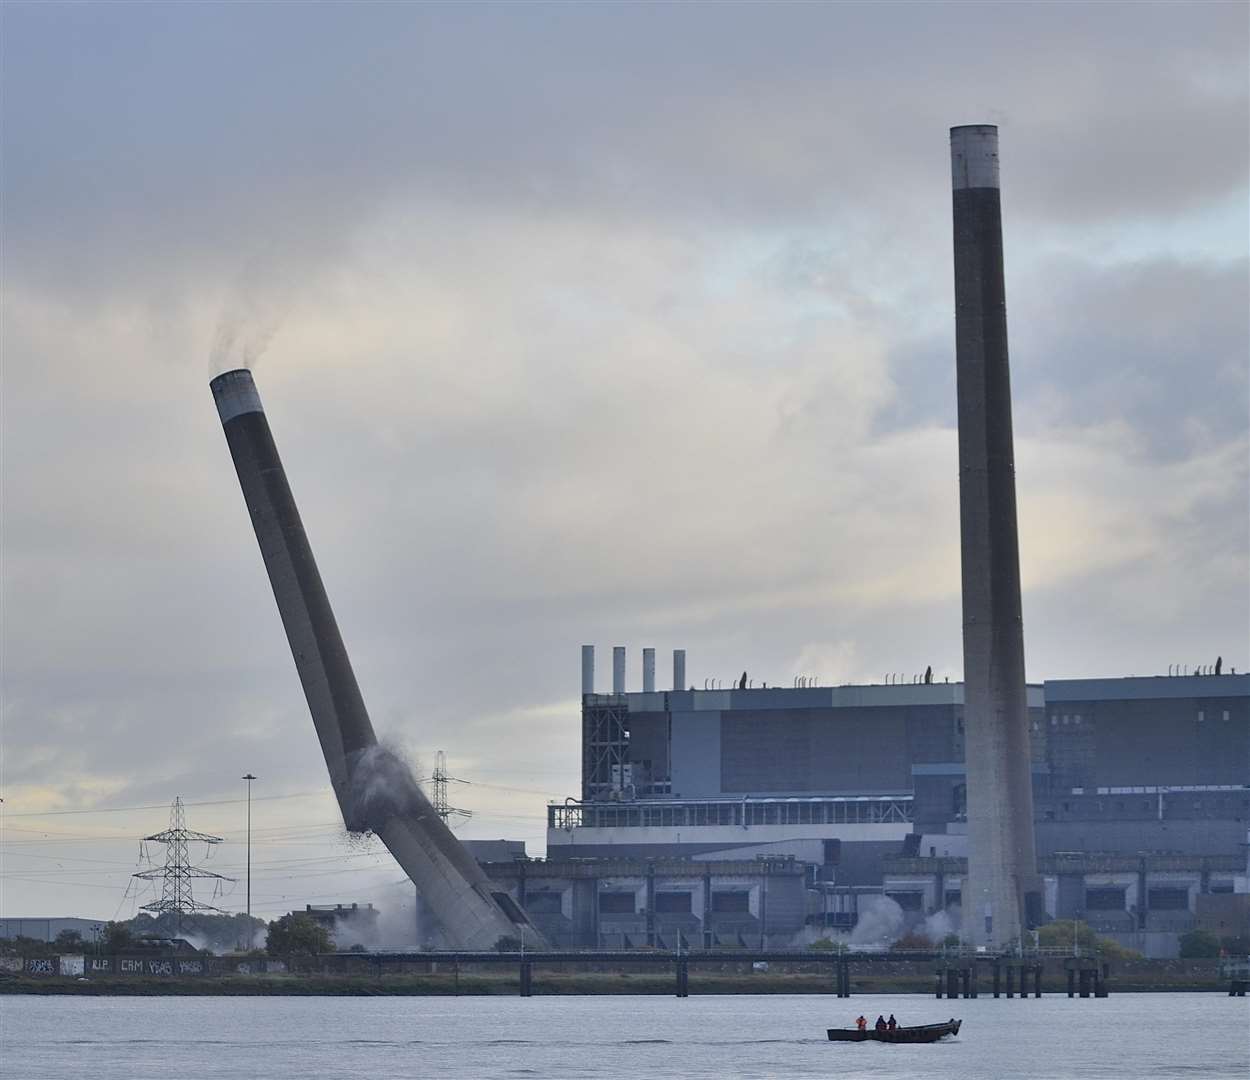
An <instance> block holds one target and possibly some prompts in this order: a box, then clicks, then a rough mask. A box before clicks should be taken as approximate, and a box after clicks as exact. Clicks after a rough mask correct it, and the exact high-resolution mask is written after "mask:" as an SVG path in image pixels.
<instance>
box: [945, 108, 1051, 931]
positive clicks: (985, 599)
mask: <svg viewBox="0 0 1250 1080" xmlns="http://www.w3.org/2000/svg"><path fill="white" fill-rule="evenodd" d="M950 135H951V183H952V203H953V211H954V234H955V371H956V383H957V391H958V398H959V532H960V541H961V543H960V549H961V562H962V571H963V639H964V731H965V740H964V745H965V759H966V764H967V778H968V841H969V844H968V848H969V850H968V878H967V880H966V881H965V883H964V894H963V925H964V936H965V937H966V938H969V939H970V940H972V941H973V942H976V943H978V944H988V945H1006V944H1008V943H1010V942H1012V941H1015V940H1017V939H1019V938H1020V936H1021V933H1022V930H1023V928H1024V927H1026V926H1029V925H1033V924H1035V923H1036V921H1037V920H1038V919H1039V918H1040V916H1041V887H1040V879H1039V878H1038V874H1037V857H1036V853H1035V848H1034V839H1033V783H1032V776H1031V774H1030V771H1029V728H1028V706H1027V700H1026V697H1025V685H1024V625H1023V619H1022V614H1021V605H1020V550H1019V541H1018V538H1017V528H1016V480H1015V464H1014V457H1013V443H1012V431H1011V380H1010V377H1009V373H1008V366H1007V308H1006V293H1005V288H1004V283H1003V233H1002V210H1001V202H1000V194H999V184H998V128H996V127H994V126H992V125H989V124H978V125H970V126H967V127H955V128H951V133H950Z"/></svg>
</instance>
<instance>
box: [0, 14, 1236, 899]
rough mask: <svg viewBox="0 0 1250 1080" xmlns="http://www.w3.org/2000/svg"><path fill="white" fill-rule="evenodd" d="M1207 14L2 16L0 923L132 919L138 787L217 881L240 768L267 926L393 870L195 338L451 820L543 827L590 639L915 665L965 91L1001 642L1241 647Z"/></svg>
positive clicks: (1194, 659) (1221, 107) (1230, 119)
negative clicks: (1006, 384) (1002, 448)
mask: <svg viewBox="0 0 1250 1080" xmlns="http://www.w3.org/2000/svg"><path fill="white" fill-rule="evenodd" d="M1248 11H1250V9H1247V7H1246V6H1245V5H1244V4H1240V3H1228V4H1181V5H1175V6H1173V5H1167V4H1154V5H1144V4H1131V5H1117V4H1113V3H1102V4H1097V5H1059V4H1044V5H1037V6H1029V5H1026V4H1020V3H1012V4H1003V5H999V6H995V5H992V4H974V5H967V6H964V5H940V4H917V5H906V4H892V5H885V4H879V5H863V6H859V5H855V4H837V5H823V6H822V5H814V4H805V5H793V6H787V5H783V4H767V5H763V4H761V5H750V4H734V5H724V6H717V5H712V4H699V5H681V6H678V5H671V6H670V5H642V4H633V5H619V6H617V5H611V4H602V3H601V4H585V5H554V4H553V5H541V4H507V5H500V6H495V5H490V4H477V5H449V6H442V5H437V4H426V5H421V6H417V5H404V4H374V5H363V4H354V5H336V4H317V5H301V4H294V3H291V4H267V5H262V4H256V5H244V4H224V3H223V4H204V5H196V4H190V3H180V4H163V5H144V4H137V3H132V4H97V5H73V6H59V5H56V4H51V3H39V4H23V3H16V2H11V0H10V2H8V3H5V4H3V6H2V7H0V30H2V31H3V33H2V37H0V53H2V55H0V60H2V62H3V75H2V79H3V82H2V85H0V90H2V95H0V110H2V114H0V120H2V123H3V127H2V139H3V143H2V150H3V158H2V183H3V188H2V195H3V203H2V219H0V228H2V234H0V241H2V256H3V268H2V269H3V274H2V281H0V285H2V299H3V325H2V328H0V335H2V336H0V346H2V349H3V355H2V360H3V404H2V410H3V411H2V415H0V420H2V422H3V443H2V446H0V450H2V455H3V457H2V468H3V477H2V478H3V535H2V540H3V641H2V644H3V656H2V661H3V671H2V674H3V717H4V728H3V759H4V760H3V785H4V790H3V797H4V805H3V811H4V833H3V837H0V841H2V844H3V846H2V847H0V850H2V851H3V871H4V874H3V885H2V890H0V914H3V915H5V916H19V915H79V916H86V917H94V918H109V917H113V916H114V915H129V914H130V913H131V912H132V911H133V910H134V905H135V904H136V903H142V902H144V901H145V900H148V899H151V896H150V895H139V896H138V897H136V895H135V893H134V890H133V889H132V890H131V891H130V892H129V893H127V892H126V887H127V878H128V875H129V874H130V873H131V872H132V871H134V870H135V869H136V868H138V867H137V865H136V847H137V845H136V840H137V838H138V837H140V836H142V835H144V834H145V833H150V832H155V831H157V830H158V829H160V828H162V827H163V826H164V824H165V821H166V817H167V814H166V811H165V810H164V809H163V807H164V806H166V805H167V804H168V803H169V802H170V800H172V799H173V797H174V796H175V795H181V796H183V797H184V798H185V799H186V800H187V802H188V803H191V804H204V805H193V806H191V807H190V810H189V817H190V822H189V823H190V825H191V827H192V828H196V829H201V830H206V831H210V832H216V833H218V834H221V835H223V836H225V837H226V838H227V841H228V842H227V843H226V844H223V845H221V847H220V848H218V849H217V851H216V853H215V855H214V857H213V861H212V862H210V863H209V864H208V865H209V866H211V867H213V868H215V869H218V870H219V871H222V872H224V873H236V872H238V871H241V868H242V866H243V862H244V850H243V845H242V843H241V841H242V837H243V822H244V812H243V807H242V805H241V803H239V802H238V800H239V799H240V798H241V797H242V794H243V784H242V783H241V782H240V781H239V780H238V777H240V776H241V775H242V774H243V773H244V772H247V771H249V770H250V771H251V772H253V773H255V774H256V775H257V776H258V777H259V778H260V779H259V780H258V781H257V783H256V786H255V789H254V791H255V794H256V796H257V797H258V801H257V803H256V804H255V806H254V818H253V820H254V823H255V827H256V840H257V847H256V850H255V855H254V863H255V868H256V869H255V877H254V883H253V897H254V900H253V907H254V909H255V910H256V911H258V912H260V913H262V914H265V915H267V916H272V915H274V914H277V913H280V912H281V911H285V910H289V909H290V908H291V906H293V905H302V904H303V903H305V902H313V903H324V902H331V901H362V902H363V901H367V900H371V901H373V902H374V903H376V904H380V905H383V906H390V907H393V906H394V905H395V904H396V903H397V902H398V901H399V899H400V898H402V897H404V896H406V895H407V891H408V890H407V889H406V888H404V887H400V886H397V885H396V884H395V883H396V882H398V881H400V880H401V879H402V872H401V871H399V870H398V868H397V867H396V866H395V864H394V863H393V862H392V861H391V860H390V857H389V856H388V855H385V854H384V853H383V854H375V853H373V851H374V849H373V848H362V847H361V846H360V845H356V846H349V845H348V844H347V843H346V841H345V840H344V839H343V838H342V831H341V826H340V825H339V824H338V821H337V813H336V810H335V808H334V804H333V800H332V799H331V798H330V797H329V794H328V781H327V777H326V772H325V767H324V764H323V762H322V761H321V758H320V753H319V750H318V746H317V741H316V738H315V736H314V732H313V728H312V723H311V721H310V719H309V717H308V713H307V709H306V706H305V703H304V700H303V696H302V693H301V690H300V686H299V682H298V680H297V678H296V674H295V670H294V665H293V663H292V661H291V657H290V653H289V651H288V649H287V645H286V641H285V638H284V636H283V633H282V628H281V624H280V622H279V619H278V615H277V612H276V609H275V607H274V603H273V598H272V594H271V593H270V591H269V586H268V581H267V579H266V576H265V572H264V568H263V566H262V563H261V560H260V556H259V553H258V550H257V546H256V541H255V538H254V536H253V533H252V530H251V526H250V524H249V522H248V519H247V515H246V511H245V507H244V505H243V500H242V497H241V495H240V493H239V490H238V485H237V482H236V480H235V475H234V470H233V467H232V465H231V462H230V458H229V454H228V452H227V449H226V445H225V441H224V438H223V437H222V434H221V430H220V425H219V424H218V421H217V417H216V414H215V411H214V409H213V406H212V400H211V396H210V394H209V391H208V386H207V382H208V378H209V377H210V375H211V374H212V373H213V372H214V370H220V369H221V368H223V367H226V366H235V365H237V364H239V363H243V362H248V363H251V364H252V365H253V367H254V369H255V372H256V379H257V383H258V385H259V388H260V392H261V394H262V396H263V399H264V401H265V404H266V408H267V412H268V415H269V419H270V423H271V426H272V428H273V431H274V434H275V437H276V439H277V442H278V446H279V449H280V451H281V453H282V455H283V457H284V460H285V463H286V466H287V471H288V475H289V477H290V480H291V484H292V486H293V489H294V491H295V494H296V497H297V499H298V500H299V503H300V507H301V510H302V512H303V517H304V522H305V525H306V526H307V529H308V532H309V535H310V538H311V540H312V543H313V548H314V550H315V552H316V554H317V557H318V560H319V563H320V566H321V571H322V575H323V577H324V579H325V582H326V586H327V588H328V590H329V593H330V597H331V600H332V602H333V603H334V606H335V609H336V612H337V614H338V618H339V623H340V625H341V627H342V630H343V634H344V637H345V639H346V642H347V646H348V649H349V652H350V654H351V656H352V659H353V661H354V664H355V667H356V671H357V674H358V676H359V678H360V682H361V685H362V689H363V690H364V693H365V698H366V701H367V702H368V703H369V706H370V709H371V711H372V714H373V718H374V724H375V726H376V727H377V728H378V730H379V732H380V733H382V734H384V735H385V736H387V737H389V738H391V739H393V740H394V741H395V742H397V743H398V744H399V745H401V746H402V747H404V748H406V749H407V751H408V752H409V753H411V754H413V755H414V756H416V757H417V758H418V759H419V760H420V762H422V763H423V764H424V770H423V771H426V772H428V770H429V767H430V765H431V764H432V760H433V755H434V752H435V751H436V750H438V749H445V750H446V751H447V753H448V756H449V760H450V765H451V768H452V771H453V772H454V773H455V774H456V775H458V776H461V777H463V778H465V779H467V780H471V781H473V782H474V783H473V785H472V786H467V785H457V786H456V787H455V788H454V790H453V792H452V796H453V801H455V802H457V803H458V804H459V805H461V806H464V807H466V808H469V809H472V810H473V811H474V817H473V819H472V820H471V821H469V822H468V823H467V824H465V825H462V826H460V827H459V830H458V831H459V832H460V833H461V834H462V835H466V836H478V837H500V836H506V837H514V838H524V839H526V840H527V841H528V842H529V844H530V849H531V851H532V852H538V853H541V851H542V849H543V844H544V841H543V822H544V807H545V803H546V801H547V800H548V799H563V798H564V797H565V796H566V795H573V794H577V793H578V790H579V787H578V785H579V779H578V762H579V755H580V747H579V717H578V705H577V693H578V686H579V655H578V653H579V646H580V645H582V644H583V643H595V644H597V645H598V646H599V647H600V654H599V675H600V685H601V686H606V685H607V683H608V680H609V679H610V672H611V657H610V649H611V646H612V645H615V644H624V645H627V646H628V647H629V650H630V658H629V679H630V684H631V686H632V687H635V688H636V687H637V686H638V684H639V680H640V676H639V660H640V650H641V648H642V647H643V646H646V645H653V646H656V647H657V649H658V650H659V657H660V660H659V665H658V666H659V671H660V675H661V685H667V684H666V682H665V681H664V680H665V679H666V677H667V673H668V671H669V661H668V655H669V650H671V649H672V648H674V647H684V648H686V649H687V650H688V655H689V669H688V675H689V678H690V681H691V682H693V683H694V684H695V685H697V686H702V685H703V679H705V678H708V677H713V678H721V679H724V680H726V681H728V679H730V678H731V677H735V676H737V675H739V674H740V673H741V672H742V670H743V669H746V670H747V671H748V672H749V673H750V675H751V677H752V678H755V679H763V680H767V681H768V682H770V683H773V682H775V683H778V684H782V685H789V684H790V681H791V680H792V679H793V677H794V676H795V675H797V674H814V675H819V676H820V678H821V679H822V681H823V682H826V683H830V682H851V681H868V682H879V681H881V680H882V679H883V678H884V677H885V674H886V673H887V672H901V673H903V675H904V677H905V678H907V679H910V677H911V675H912V674H914V673H916V672H921V671H923V670H924V668H925V666H926V665H929V664H931V665H932V666H933V669H934V671H935V673H936V674H937V675H938V677H939V678H942V677H946V676H949V677H950V678H951V679H952V680H954V679H957V678H959V677H960V671H961V649H960V598H959V561H958V503H957V498H958V492H957V472H956V452H955V427H954V424H955V389H954V355H953V353H954V333H953V300H952V284H951V243H950V231H951V229H950V194H949V191H950V178H949V152H948V145H947V130H948V128H949V127H950V126H951V125H954V124H964V123H985V122H988V123H997V124H999V125H1000V132H1001V152H1002V177H1003V203H1004V218H1005V234H1006V259H1007V300H1008V312H1009V322H1010V330H1011V353H1012V355H1011V361H1012V374H1013V392H1014V406H1015V422H1016V451H1017V475H1018V484H1019V502H1020V515H1021V560H1022V571H1023V578H1024V590H1025V591H1024V611H1025V647H1026V654H1027V658H1028V673H1029V677H1030V678H1031V679H1033V680H1041V679H1044V678H1060V677H1069V676H1097V675H1107V676H1114V675H1127V674H1139V675H1142V674H1153V673H1165V672H1166V671H1167V669H1168V665H1169V664H1177V663H1179V664H1188V665H1189V666H1190V667H1191V668H1192V667H1194V666H1195V665H1197V664H1199V663H1211V662H1213V661H1214V660H1215V657H1216V656H1217V655H1222V656H1223V657H1224V663H1225V666H1226V668H1227V667H1228V666H1230V665H1232V666H1236V667H1237V668H1238V670H1244V669H1245V667H1246V666H1247V665H1250V646H1248V642H1250V554H1248V552H1250V477H1248V470H1247V462H1248V459H1250V435H1248V430H1250V421H1248V413H1250V405H1248V390H1247V386H1248V379H1247V367H1248V361H1247V356H1248V352H1250V331H1248V319H1250V316H1248V314H1247V313H1248V311H1250V305H1248V299H1250V268H1248V243H1250V241H1248V236H1250V216H1248V215H1250V211H1248V206H1250V202H1248V180H1247V176H1248V159H1250V140H1248V134H1247V133H1248V131H1250V105H1248V94H1247V86H1248V81H1250V77H1248V72H1247V54H1248V46H1250V31H1248V18H1250V15H1248ZM262 799H263V801H260V800H262ZM231 800H233V801H231ZM130 807H150V808H151V809H139V810H132V809H121V808H130ZM154 854H155V856H156V857H159V852H157V853H154ZM197 854H198V853H197ZM202 898H203V899H205V900H210V899H211V897H210V896H209V895H208V894H207V892H206V893H205V894H204V895H203V897H202ZM217 902H219V903H221V904H222V906H224V907H227V908H230V909H232V910H238V909H239V908H241V907H242V904H243V890H242V885H241V884H240V885H239V886H237V887H233V890H232V891H230V892H229V895H227V896H225V897H224V898H222V899H220V900H218V901H217Z"/></svg>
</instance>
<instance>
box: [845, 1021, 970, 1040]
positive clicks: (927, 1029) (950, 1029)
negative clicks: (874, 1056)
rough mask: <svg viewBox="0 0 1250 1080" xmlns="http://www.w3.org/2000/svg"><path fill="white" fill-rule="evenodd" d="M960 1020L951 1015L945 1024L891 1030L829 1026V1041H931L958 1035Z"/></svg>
mask: <svg viewBox="0 0 1250 1080" xmlns="http://www.w3.org/2000/svg"><path fill="white" fill-rule="evenodd" d="M962 1023H963V1021H962V1020H956V1019H955V1018H954V1017H953V1016H952V1017H951V1018H950V1019H949V1020H948V1021H946V1023H945V1024H921V1025H920V1026H919V1027H897V1028H895V1029H894V1030H893V1031H877V1030H876V1029H875V1028H868V1029H867V1030H866V1031H860V1030H859V1029H858V1028H829V1029H828V1031H829V1041H830V1042H889V1043H931V1042H937V1041H938V1039H940V1038H942V1036H944V1035H958V1034H959V1025H960V1024H962Z"/></svg>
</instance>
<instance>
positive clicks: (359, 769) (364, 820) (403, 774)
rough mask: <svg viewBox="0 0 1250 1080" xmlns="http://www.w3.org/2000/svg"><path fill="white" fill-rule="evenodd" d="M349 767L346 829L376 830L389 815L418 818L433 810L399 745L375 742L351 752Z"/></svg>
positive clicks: (388, 818)
mask: <svg viewBox="0 0 1250 1080" xmlns="http://www.w3.org/2000/svg"><path fill="white" fill-rule="evenodd" d="M349 768H350V771H351V781H350V782H351V805H350V807H348V813H347V822H346V824H347V828H348V830H349V831H350V832H376V831H377V830H378V829H379V828H380V827H381V826H382V825H384V824H386V822H387V821H389V820H390V819H391V818H393V817H398V816H405V817H414V818H418V819H419V818H422V817H425V816H426V815H431V816H432V815H433V814H434V808H433V807H432V806H431V805H430V801H429V800H428V799H427V798H426V797H425V794H424V793H423V792H422V791H421V788H420V785H419V784H418V783H417V780H416V776H415V775H414V770H413V767H412V765H410V764H409V763H408V762H407V761H406V760H404V757H403V753H402V751H401V750H400V749H399V748H397V747H394V746H390V745H385V744H382V743H375V744H374V745H373V746H370V747H369V748H368V749H367V750H362V751H360V752H359V753H358V754H356V755H354V756H353V760H352V761H351V762H350V765H349Z"/></svg>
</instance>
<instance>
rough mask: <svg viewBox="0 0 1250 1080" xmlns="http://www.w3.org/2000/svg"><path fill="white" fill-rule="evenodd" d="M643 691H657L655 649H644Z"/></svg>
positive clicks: (645, 692)
mask: <svg viewBox="0 0 1250 1080" xmlns="http://www.w3.org/2000/svg"><path fill="white" fill-rule="evenodd" d="M642 692H643V693H644V694H654V693H655V650H654V649H643V650H642Z"/></svg>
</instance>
